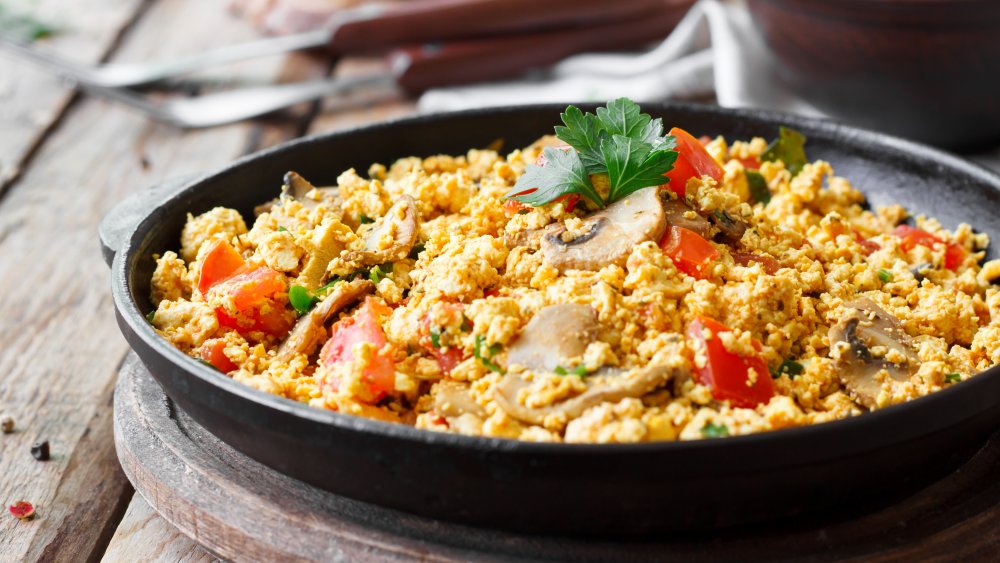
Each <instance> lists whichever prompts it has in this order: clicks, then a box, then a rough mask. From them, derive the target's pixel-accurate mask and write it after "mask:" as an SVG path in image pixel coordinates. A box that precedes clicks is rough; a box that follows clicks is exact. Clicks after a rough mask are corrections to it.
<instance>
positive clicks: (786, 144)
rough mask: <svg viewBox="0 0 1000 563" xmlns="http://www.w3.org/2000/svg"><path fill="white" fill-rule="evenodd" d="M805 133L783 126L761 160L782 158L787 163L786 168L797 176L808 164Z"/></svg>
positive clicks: (771, 160)
mask: <svg viewBox="0 0 1000 563" xmlns="http://www.w3.org/2000/svg"><path fill="white" fill-rule="evenodd" d="M805 144H806V138H805V135H803V134H802V133H799V132H798V131H796V130H795V129H789V128H788V127H781V128H780V129H779V130H778V138H777V139H775V140H773V141H771V144H769V145H767V150H765V151H764V154H762V155H761V160H764V161H767V162H774V161H776V160H780V161H782V162H784V163H785V168H786V169H787V170H788V171H789V172H791V173H792V176H795V175H796V174H798V173H799V172H801V171H802V167H804V166H805V165H806V163H807V162H809V161H808V159H806V151H805Z"/></svg>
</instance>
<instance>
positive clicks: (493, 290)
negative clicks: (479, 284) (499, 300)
mask: <svg viewBox="0 0 1000 563" xmlns="http://www.w3.org/2000/svg"><path fill="white" fill-rule="evenodd" d="M498 295H500V290H499V289H497V288H495V287H491V288H489V289H486V290H483V297H496V296H498Z"/></svg>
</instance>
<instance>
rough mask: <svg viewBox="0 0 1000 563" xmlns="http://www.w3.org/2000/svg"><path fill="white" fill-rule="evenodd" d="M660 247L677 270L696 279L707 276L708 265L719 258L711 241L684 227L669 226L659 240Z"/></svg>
mask: <svg viewBox="0 0 1000 563" xmlns="http://www.w3.org/2000/svg"><path fill="white" fill-rule="evenodd" d="M660 248H662V249H663V252H664V253H665V254H666V255H667V256H669V257H670V260H672V261H673V263H674V266H676V267H677V269H678V270H680V271H682V272H684V273H685V274H687V275H689V276H691V277H694V278H698V279H705V278H706V277H708V269H709V266H711V264H712V262H714V261H715V260H716V259H718V258H719V251H718V250H716V249H715V247H714V246H712V243H710V242H708V241H707V240H705V239H703V238H702V237H701V236H700V235H699V234H698V233H696V232H694V231H692V230H690V229H685V228H684V227H677V226H671V227H670V229H669V230H668V231H667V234H666V235H665V236H664V237H663V240H661V241H660Z"/></svg>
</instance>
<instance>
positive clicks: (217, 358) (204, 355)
mask: <svg viewBox="0 0 1000 563" xmlns="http://www.w3.org/2000/svg"><path fill="white" fill-rule="evenodd" d="M196 353H197V354H198V357H199V358H201V359H203V360H205V361H206V362H208V363H210V364H212V365H213V366H215V369H217V370H219V371H221V372H222V373H229V372H231V371H234V370H236V369H238V368H239V366H237V365H236V364H235V363H233V361H232V360H230V359H229V357H228V356H226V341H225V340H223V339H221V338H213V339H212V340H209V341H208V342H205V343H204V344H202V345H201V347H200V348H198V350H197V351H196Z"/></svg>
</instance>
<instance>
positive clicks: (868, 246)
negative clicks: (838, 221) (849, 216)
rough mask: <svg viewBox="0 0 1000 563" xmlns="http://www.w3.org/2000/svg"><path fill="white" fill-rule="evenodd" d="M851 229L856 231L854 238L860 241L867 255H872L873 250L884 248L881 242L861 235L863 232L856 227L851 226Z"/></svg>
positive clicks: (862, 249)
mask: <svg viewBox="0 0 1000 563" xmlns="http://www.w3.org/2000/svg"><path fill="white" fill-rule="evenodd" d="M851 230H852V231H854V240H856V241H858V244H859V245H860V246H861V251H862V252H864V253H865V256H871V255H872V253H873V252H875V251H877V250H882V247H881V246H880V245H879V243H877V242H875V241H871V240H868V239H866V238H865V237H863V236H861V233H859V232H858V230H857V229H855V228H854V227H851Z"/></svg>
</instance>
